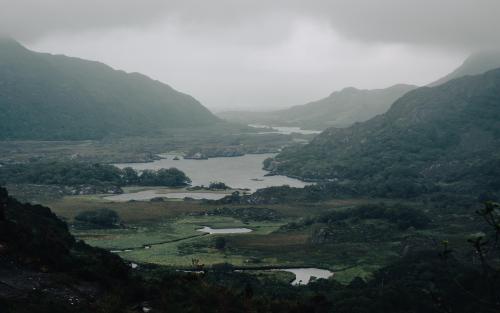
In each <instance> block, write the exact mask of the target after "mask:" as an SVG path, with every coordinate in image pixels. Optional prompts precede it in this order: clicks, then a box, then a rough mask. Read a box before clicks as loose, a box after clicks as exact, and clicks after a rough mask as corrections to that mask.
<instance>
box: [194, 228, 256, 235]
mask: <svg viewBox="0 0 500 313" xmlns="http://www.w3.org/2000/svg"><path fill="white" fill-rule="evenodd" d="M197 231H199V232H202V233H208V234H211V235H212V234H245V233H249V232H251V231H252V230H251V229H250V228H212V227H208V226H204V227H203V228H200V229H197Z"/></svg>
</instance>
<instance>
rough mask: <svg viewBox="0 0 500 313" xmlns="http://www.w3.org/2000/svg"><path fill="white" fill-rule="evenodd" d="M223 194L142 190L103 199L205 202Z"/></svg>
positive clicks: (220, 197) (118, 200) (223, 194)
mask: <svg viewBox="0 0 500 313" xmlns="http://www.w3.org/2000/svg"><path fill="white" fill-rule="evenodd" d="M227 195H228V194H225V193H213V192H168V193H165V192H162V190H144V191H138V192H130V193H122V194H119V195H113V196H107V197H104V199H105V200H109V201H116V202H126V201H130V200H135V201H146V200H150V199H153V198H157V197H161V198H170V199H184V198H186V197H189V198H192V199H197V200H201V199H207V200H219V199H222V198H224V197H225V196H227Z"/></svg>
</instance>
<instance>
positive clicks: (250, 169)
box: [115, 153, 310, 197]
mask: <svg viewBox="0 0 500 313" xmlns="http://www.w3.org/2000/svg"><path fill="white" fill-rule="evenodd" d="M161 156H162V157H164V159H161V160H156V161H154V162H148V163H121V164H115V165H116V166H117V167H119V168H124V167H132V168H133V169H136V170H139V171H140V170H146V169H150V170H159V169H162V168H170V167H175V168H178V169H179V170H181V171H183V172H184V173H186V175H187V176H188V177H189V178H191V180H192V185H193V186H201V185H204V186H208V185H209V184H210V183H211V182H223V183H225V184H226V185H228V186H230V187H231V188H235V189H245V188H248V189H250V191H252V192H253V191H255V190H257V189H260V188H266V187H272V186H282V185H289V186H291V187H304V186H306V185H308V184H310V183H306V182H303V181H300V180H298V179H294V178H289V177H286V176H280V175H277V176H265V175H266V174H267V173H268V172H267V171H265V170H263V169H262V162H263V161H264V160H265V159H267V158H270V157H273V156H275V154H272V153H266V154H247V155H243V156H238V157H220V158H210V159H208V160H192V159H182V158H181V159H180V160H174V157H175V156H176V155H173V154H163V155H161ZM192 195H195V193H192V194H191V193H186V195H185V196H187V197H192ZM167 196H168V195H167ZM195 196H196V195H195Z"/></svg>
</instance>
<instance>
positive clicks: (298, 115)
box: [218, 84, 417, 129]
mask: <svg viewBox="0 0 500 313" xmlns="http://www.w3.org/2000/svg"><path fill="white" fill-rule="evenodd" d="M415 88H417V86H413V85H405V84H398V85H394V86H391V87H388V88H384V89H373V90H366V89H365V90H362V89H357V88H354V87H348V88H344V89H342V90H340V91H335V92H333V93H332V94H330V95H329V96H328V97H326V98H323V99H321V100H318V101H313V102H309V103H306V104H303V105H297V106H293V107H291V108H289V109H284V110H278V111H271V112H224V113H220V114H218V115H219V117H221V118H224V119H227V120H229V121H234V122H240V123H247V124H251V123H253V124H264V125H271V126H299V127H302V128H304V129H325V128H328V127H332V126H333V127H347V126H350V125H352V124H353V123H356V122H363V121H366V120H368V119H370V118H372V117H374V116H375V115H378V114H382V113H384V112H385V111H387V110H388V109H389V107H390V105H391V104H392V103H393V102H394V101H396V100H397V99H398V98H399V97H401V96H402V95H404V94H405V93H407V92H408V91H410V90H413V89H415Z"/></svg>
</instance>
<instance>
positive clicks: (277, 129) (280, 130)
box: [248, 124, 321, 135]
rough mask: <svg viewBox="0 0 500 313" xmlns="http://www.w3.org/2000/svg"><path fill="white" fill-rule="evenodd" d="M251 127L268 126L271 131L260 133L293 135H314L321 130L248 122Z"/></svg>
mask: <svg viewBox="0 0 500 313" xmlns="http://www.w3.org/2000/svg"><path fill="white" fill-rule="evenodd" d="M248 126H250V127H254V128H268V129H269V131H263V132H260V134H283V135H291V134H293V133H296V134H303V135H314V134H319V133H321V131H319V130H310V129H302V128H300V127H286V126H267V125H258V124H248Z"/></svg>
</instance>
